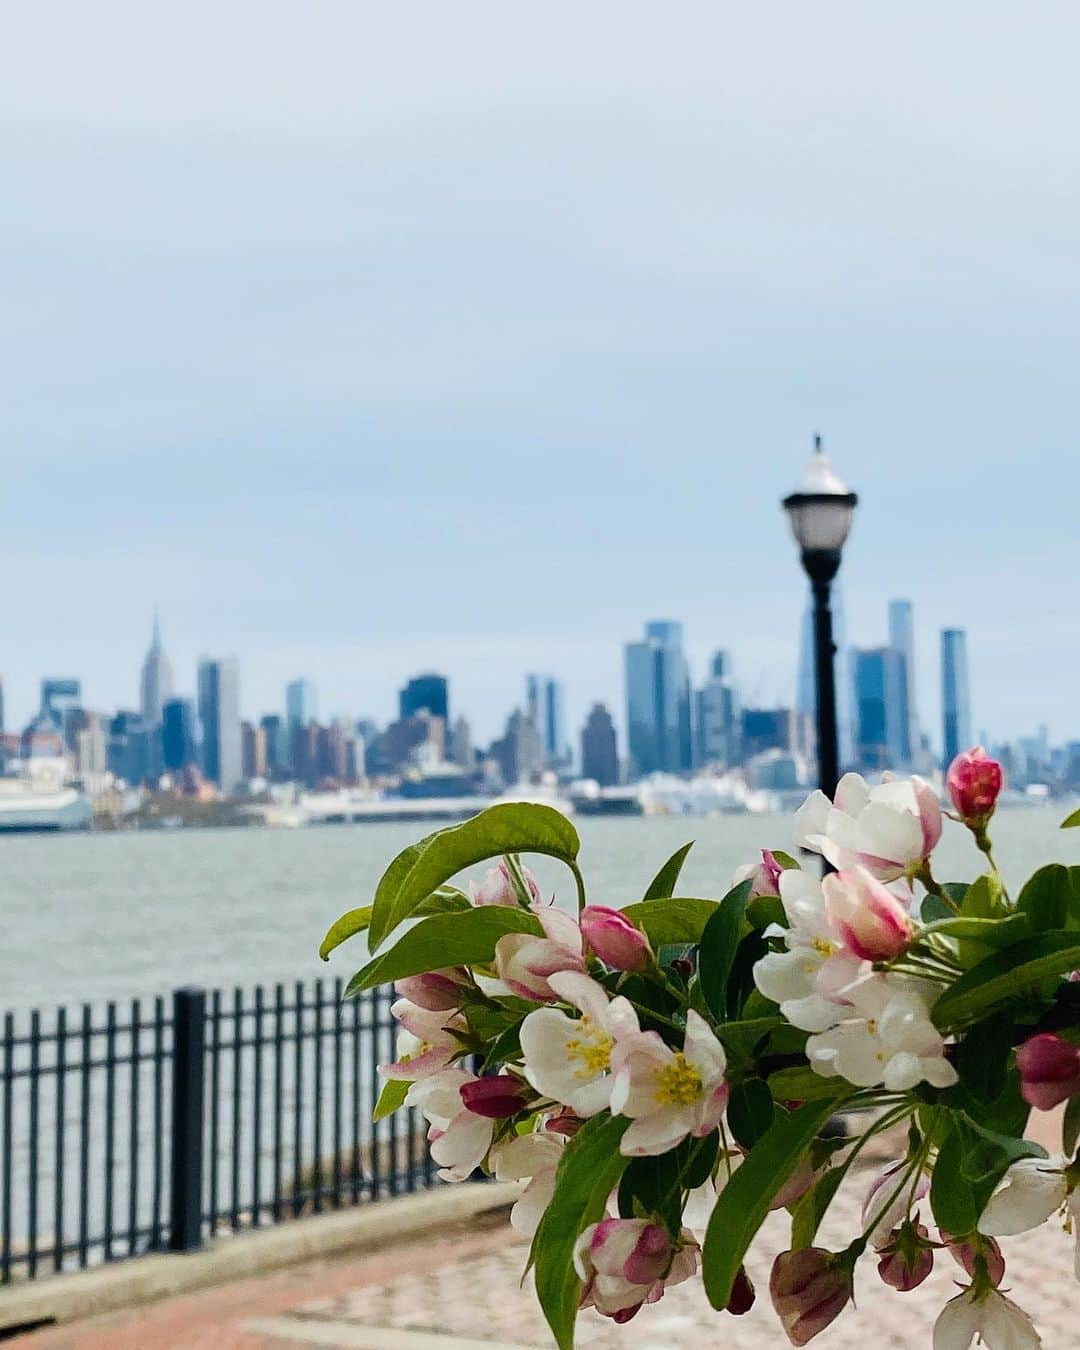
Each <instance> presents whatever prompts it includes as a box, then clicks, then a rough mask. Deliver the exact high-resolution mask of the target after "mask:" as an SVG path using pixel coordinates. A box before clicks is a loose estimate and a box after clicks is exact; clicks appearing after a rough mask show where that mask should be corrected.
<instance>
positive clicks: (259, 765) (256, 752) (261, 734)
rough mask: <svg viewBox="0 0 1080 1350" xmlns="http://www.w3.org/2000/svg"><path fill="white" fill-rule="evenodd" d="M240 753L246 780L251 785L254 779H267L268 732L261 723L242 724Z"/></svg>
mask: <svg viewBox="0 0 1080 1350" xmlns="http://www.w3.org/2000/svg"><path fill="white" fill-rule="evenodd" d="M240 751H241V757H242V761H243V769H244V777H245V779H246V780H247V781H248V782H249V783H250V782H251V780H252V779H253V778H265V777H266V772H267V770H266V731H265V730H264V728H263V726H262V724H261V723H260V724H259V725H258V726H256V725H255V724H254V723H253V722H241V723H240Z"/></svg>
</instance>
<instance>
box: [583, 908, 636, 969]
mask: <svg viewBox="0 0 1080 1350" xmlns="http://www.w3.org/2000/svg"><path fill="white" fill-rule="evenodd" d="M581 931H582V933H583V934H584V937H585V941H586V943H587V944H588V945H589V947H590V948H591V950H592V951H593V952H594V953H595V954H596V955H597V956H598V957H599V958H600V960H601V961H603V963H604V965H606V966H610V967H611V968H612V970H644V969H645V967H646V966H648V965H649V964H650V962H651V961H652V948H651V947H650V946H649V939H648V938H647V937H646V936H645V934H644V933H643V932H642V931H641V929H640V928H635V927H634V925H633V924H632V923H631V922H630V920H629V919H627V918H626V917H625V916H624V915H622V914H620V913H619V911H618V910H617V909H608V908H607V907H606V906H604V905H587V906H586V907H585V909H583V910H582V911H581Z"/></svg>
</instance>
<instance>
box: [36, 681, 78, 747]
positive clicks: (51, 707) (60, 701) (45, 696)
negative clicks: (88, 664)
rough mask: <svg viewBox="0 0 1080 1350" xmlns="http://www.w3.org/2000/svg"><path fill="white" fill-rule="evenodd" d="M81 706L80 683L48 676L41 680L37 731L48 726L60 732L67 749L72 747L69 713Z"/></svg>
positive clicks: (47, 728)
mask: <svg viewBox="0 0 1080 1350" xmlns="http://www.w3.org/2000/svg"><path fill="white" fill-rule="evenodd" d="M81 707H82V685H81V684H80V683H79V681H78V680H75V679H69V678H63V677H56V676H50V677H49V678H48V679H44V680H42V681H41V711H40V713H39V714H38V719H37V721H38V725H37V728H36V729H37V731H39V732H40V733H42V734H44V733H46V732H47V731H48V730H49V726H50V724H51V727H52V729H53V730H55V731H57V732H58V733H59V734H60V737H61V739H62V740H63V742H64V745H65V746H66V748H67V749H69V750H71V749H74V733H73V732H72V731H71V729H70V722H71V714H72V713H73V712H74V711H75V710H76V709H77V708H81Z"/></svg>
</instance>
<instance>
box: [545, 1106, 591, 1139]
mask: <svg viewBox="0 0 1080 1350" xmlns="http://www.w3.org/2000/svg"><path fill="white" fill-rule="evenodd" d="M584 1124H585V1122H584V1121H583V1120H582V1119H581V1117H580V1116H575V1115H574V1113H573V1112H572V1111H560V1112H559V1114H558V1115H557V1116H549V1117H548V1119H547V1121H546V1122H545V1123H544V1129H545V1130H546V1131H547V1133H548V1134H561V1135H563V1137H564V1138H566V1139H573V1137H574V1135H575V1134H577V1132H578V1130H580V1129H581V1127H582V1125H584Z"/></svg>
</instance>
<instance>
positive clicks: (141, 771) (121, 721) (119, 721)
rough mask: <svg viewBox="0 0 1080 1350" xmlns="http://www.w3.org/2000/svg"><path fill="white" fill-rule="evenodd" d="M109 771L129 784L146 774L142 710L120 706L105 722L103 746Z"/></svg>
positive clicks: (147, 753)
mask: <svg viewBox="0 0 1080 1350" xmlns="http://www.w3.org/2000/svg"><path fill="white" fill-rule="evenodd" d="M106 761H107V763H108V769H109V772H110V773H112V774H115V775H116V777H117V778H122V779H123V780H124V782H125V783H130V784H132V785H133V786H134V785H137V784H139V783H142V782H143V781H144V780H145V779H146V778H147V776H148V775H149V773H150V733H149V731H148V730H147V728H146V725H145V724H144V722H143V720H142V713H139V712H135V711H134V710H130V711H129V710H128V709H124V708H121V709H120V711H119V712H117V713H116V714H115V715H114V716H113V717H112V718H111V719H110V721H109V735H108V742H107V746H106Z"/></svg>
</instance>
